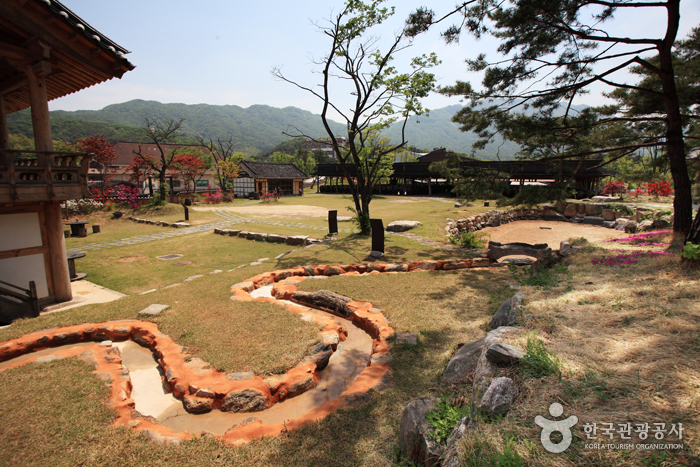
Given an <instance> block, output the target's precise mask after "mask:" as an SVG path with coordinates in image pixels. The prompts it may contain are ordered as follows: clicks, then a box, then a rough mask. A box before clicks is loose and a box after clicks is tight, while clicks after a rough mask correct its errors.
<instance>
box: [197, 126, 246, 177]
mask: <svg viewBox="0 0 700 467" xmlns="http://www.w3.org/2000/svg"><path fill="white" fill-rule="evenodd" d="M198 141H199V145H200V146H204V147H205V148H207V149H209V154H210V155H211V157H212V158H213V164H211V165H210V167H214V173H215V175H216V178H217V180H218V181H217V183H218V185H219V188H221V189H222V190H226V189H229V188H230V187H229V186H228V185H229V184H230V183H231V180H233V179H235V178H238V164H240V162H241V161H242V160H243V157H244V155H243V153H240V152H235V151H234V149H235V143H234V141H233V135H229V138H228V141H227V140H222V139H221V138H218V139H217V140H216V142H214V140H213V139H211V138H209V140H205V139H204V138H199V140H198Z"/></svg>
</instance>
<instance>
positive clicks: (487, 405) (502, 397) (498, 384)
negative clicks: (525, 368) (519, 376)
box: [479, 376, 519, 415]
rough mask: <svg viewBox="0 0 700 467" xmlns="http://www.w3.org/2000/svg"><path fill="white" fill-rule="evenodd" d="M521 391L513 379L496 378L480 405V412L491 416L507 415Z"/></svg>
mask: <svg viewBox="0 0 700 467" xmlns="http://www.w3.org/2000/svg"><path fill="white" fill-rule="evenodd" d="M518 394H519V391H518V388H517V387H516V386H515V383H514V382H513V380H512V379H510V378H506V377H503V376H502V377H500V378H495V379H494V380H493V381H491V384H490V385H489V388H488V389H487V390H486V393H484V396H483V397H482V398H481V402H480V403H479V410H481V411H483V412H486V413H488V414H491V415H505V414H506V413H508V410H510V407H511V406H512V405H513V402H514V401H515V399H516V398H517V397H518Z"/></svg>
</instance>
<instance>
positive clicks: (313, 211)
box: [195, 203, 328, 219]
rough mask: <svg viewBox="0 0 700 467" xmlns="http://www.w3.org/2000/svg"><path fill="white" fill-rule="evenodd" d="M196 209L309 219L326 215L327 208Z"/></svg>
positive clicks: (271, 206) (272, 206) (258, 216)
mask: <svg viewBox="0 0 700 467" xmlns="http://www.w3.org/2000/svg"><path fill="white" fill-rule="evenodd" d="M195 209H196V210H197V211H211V210H212V209H220V210H222V211H231V212H237V213H239V214H245V215H246V216H250V217H257V218H259V219H267V218H271V217H273V218H289V219H309V218H313V217H322V218H324V219H325V218H326V217H328V208H322V207H318V206H303V205H295V204H293V205H291V206H290V205H286V204H285V205H282V204H274V203H272V204H267V205H264V206H263V205H259V204H256V205H253V206H241V207H220V206H218V207H217V206H211V207H209V206H197V207H196V208H195Z"/></svg>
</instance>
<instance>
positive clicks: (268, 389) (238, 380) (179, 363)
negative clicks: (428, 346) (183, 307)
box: [0, 258, 489, 445]
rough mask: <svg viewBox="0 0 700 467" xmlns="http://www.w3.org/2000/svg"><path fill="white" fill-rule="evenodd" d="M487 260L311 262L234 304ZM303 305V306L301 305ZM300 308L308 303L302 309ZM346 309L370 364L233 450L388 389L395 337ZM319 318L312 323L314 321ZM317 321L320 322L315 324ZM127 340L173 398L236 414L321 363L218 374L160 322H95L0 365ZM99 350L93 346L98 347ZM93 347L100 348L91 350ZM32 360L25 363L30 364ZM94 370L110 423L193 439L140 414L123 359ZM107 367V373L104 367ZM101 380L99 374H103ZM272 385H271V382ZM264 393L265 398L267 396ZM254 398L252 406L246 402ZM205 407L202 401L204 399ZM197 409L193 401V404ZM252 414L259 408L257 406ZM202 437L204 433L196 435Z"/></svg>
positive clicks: (272, 397)
mask: <svg viewBox="0 0 700 467" xmlns="http://www.w3.org/2000/svg"><path fill="white" fill-rule="evenodd" d="M488 265H489V260H488V258H474V259H467V260H436V261H411V262H401V263H388V264H384V263H382V264H377V263H369V264H357V265H314V266H299V267H296V268H291V269H285V270H277V271H272V272H267V273H263V274H258V275H256V276H254V277H252V278H250V279H249V280H247V281H244V282H241V283H238V284H234V285H233V286H231V293H232V296H231V299H232V300H247V301H258V302H272V303H277V304H280V302H279V301H278V299H280V300H284V299H287V300H291V301H295V299H294V293H295V292H296V291H297V290H298V287H297V284H298V283H299V282H301V281H302V280H304V279H306V278H307V277H310V276H326V277H330V276H336V275H346V276H359V275H361V274H381V273H399V272H414V271H431V270H444V271H449V270H456V269H466V268H471V267H481V266H488ZM266 285H273V290H272V294H273V296H274V297H275V298H272V297H258V298H253V297H251V295H250V292H252V291H253V290H255V289H257V288H259V287H263V286H266ZM300 303H301V302H300ZM281 305H282V306H284V307H285V308H286V309H287V310H288V311H291V312H295V313H308V312H307V311H306V309H305V308H303V307H301V306H298V305H287V304H281ZM304 305H305V306H308V305H306V304H304ZM346 305H347V308H348V309H349V310H350V311H351V313H352V315H351V316H350V317H349V320H350V321H351V322H352V323H353V324H354V325H356V326H357V327H359V328H360V329H362V330H364V331H365V332H367V333H368V334H369V335H370V336H371V337H372V339H373V344H372V353H371V357H370V362H369V364H368V366H367V367H366V368H365V369H364V370H363V371H362V372H361V373H360V374H359V375H358V376H357V377H355V379H354V380H353V382H352V383H351V384H350V386H349V387H348V388H346V390H345V391H344V392H343V393H342V394H341V396H340V397H338V398H336V399H334V400H331V401H327V402H325V403H324V404H323V405H321V406H320V407H317V408H316V409H313V410H312V411H310V412H309V413H307V414H304V415H303V416H301V417H298V418H295V419H291V420H287V421H286V422H285V423H283V424H274V425H263V424H262V422H261V421H260V420H259V419H258V420H255V421H252V422H251V423H246V424H241V425H238V426H236V427H234V428H232V429H231V430H229V431H227V432H226V433H225V434H224V435H223V436H221V437H220V439H222V440H223V441H224V442H227V443H230V444H234V445H238V444H243V443H247V442H249V441H251V440H253V439H255V438H258V437H260V436H276V435H279V434H280V433H283V432H286V431H289V430H295V429H298V428H300V427H302V426H304V425H308V424H310V423H315V422H317V421H318V420H320V419H322V418H324V417H326V416H327V415H328V414H330V413H332V412H334V411H335V410H337V409H338V408H341V407H348V406H352V404H353V403H354V402H356V401H364V400H367V399H368V397H367V392H368V391H369V390H370V389H372V388H375V387H379V386H382V385H385V386H386V385H387V384H388V383H387V381H388V380H390V378H391V373H390V364H389V362H390V360H391V354H390V352H389V345H388V341H387V340H388V338H389V337H390V336H391V335H393V333H394V329H393V328H392V327H391V326H390V325H389V324H388V322H387V321H386V319H385V317H384V315H383V314H382V312H381V310H379V309H377V308H375V307H374V306H373V305H372V303H369V302H358V301H354V300H351V301H349V302H348V303H347V304H346ZM315 319H316V318H315ZM318 319H320V320H326V321H328V323H327V324H324V326H323V327H322V328H321V331H322V333H321V334H322V340H323V341H324V342H325V341H326V340H330V342H331V347H334V345H333V342H334V341H335V343H337V342H339V341H341V340H342V339H343V338H344V336H345V333H346V332H347V331H346V330H345V329H344V328H343V327H342V326H341V325H339V324H338V322H337V321H335V320H333V319H331V318H324V317H318ZM317 323H319V324H323V323H320V322H319V321H317ZM330 332H332V333H334V334H337V337H335V338H333V337H332V336H329V335H328V336H324V334H327V333H330ZM127 339H131V340H133V341H134V342H136V343H138V344H139V345H142V346H144V347H146V348H149V349H150V350H151V351H152V352H153V354H154V356H155V357H156V359H157V360H158V363H159V364H160V365H161V368H162V370H163V374H164V377H163V379H164V384H165V385H166V387H167V388H169V390H171V391H172V393H173V394H174V395H175V396H176V397H178V398H180V399H182V400H183V402H184V401H185V399H188V398H194V399H195V401H194V402H198V403H199V402H202V400H207V399H209V400H211V401H212V402H211V407H212V408H221V407H222V404H226V403H227V402H226V400H227V398H228V399H231V401H229V402H231V405H232V406H233V407H234V408H235V407H242V409H241V410H235V411H239V412H248V411H250V410H249V409H250V404H247V402H250V403H251V404H252V403H257V402H256V401H257V400H258V399H257V398H259V397H260V395H261V394H262V395H263V397H264V402H263V403H262V405H265V406H270V405H273V404H274V403H277V402H279V401H281V400H285V399H288V398H290V397H292V396H294V395H297V394H301V393H303V392H304V391H306V390H308V389H311V388H312V387H314V386H316V384H317V383H318V378H320V375H319V374H318V371H316V370H317V369H318V366H319V364H318V360H317V359H315V358H313V357H314V356H313V355H311V357H312V358H311V359H309V357H308V356H307V357H305V358H304V359H303V360H302V362H301V363H300V364H299V365H297V366H296V367H294V368H292V369H291V370H289V371H288V372H287V373H286V374H285V375H284V377H283V378H279V377H277V378H274V382H272V381H267V380H266V379H263V378H262V377H259V376H258V377H255V376H253V375H249V374H241V373H230V374H224V373H221V372H218V371H215V370H208V371H207V370H205V371H202V364H203V363H204V362H202V361H201V360H199V359H192V360H190V361H189V362H188V361H186V358H185V355H184V354H183V353H182V347H181V346H179V345H178V344H176V343H175V342H174V341H173V340H172V339H170V338H169V337H168V336H167V335H165V334H163V333H161V332H160V330H159V329H158V327H157V325H156V324H155V323H153V322H149V321H136V320H123V321H114V322H107V323H100V324H81V325H75V326H66V327H62V328H56V329H50V330H43V331H37V332H34V333H30V334H26V335H24V336H21V337H18V338H16V339H12V340H10V341H6V342H3V343H0V361H6V360H10V359H12V358H16V357H19V356H21V355H25V354H28V353H31V352H34V351H36V350H41V349H46V348H51V347H59V346H64V345H69V344H73V343H79V342H91V341H93V342H102V343H103V344H104V343H107V341H124V340H127ZM95 345H96V346H97V345H98V344H95ZM96 348H97V347H96ZM31 360H32V359H29V360H28V361H31ZM90 361H91V363H93V364H94V365H95V366H97V373H98V376H99V377H100V378H103V379H104V380H105V381H106V382H110V383H112V394H111V397H110V400H111V405H112V406H113V407H114V408H115V409H116V410H117V413H118V419H117V421H116V422H115V426H119V425H128V426H130V427H132V428H134V429H136V430H138V431H143V432H144V433H145V434H146V435H147V436H149V437H150V438H151V439H153V440H155V441H159V442H165V443H174V444H177V443H179V442H180V441H181V440H185V439H190V438H191V437H192V435H190V434H189V433H187V432H183V433H175V432H173V431H172V430H170V429H169V428H167V427H164V426H162V425H159V424H157V423H155V422H153V420H150V419H149V418H148V417H143V416H141V414H139V413H138V412H137V411H136V410H134V401H133V400H132V399H131V397H130V395H131V390H132V387H131V382H130V379H129V375H128V371H125V369H124V368H123V367H122V366H121V356H120V354H119V353H118V349H117V350H111V351H109V355H106V356H105V357H104V358H103V359H100V360H96V359H95V358H94V357H93V358H91V359H90ZM103 365H108V369H101V368H102V366H103ZM101 375H102V376H101ZM271 382H272V383H273V384H270V383H271ZM267 394H269V396H267ZM251 401H252V402H251ZM205 404H206V402H205ZM193 405H195V406H197V405H196V404H193ZM256 410H257V409H256ZM200 435H201V436H203V435H205V434H204V433H202V434H200Z"/></svg>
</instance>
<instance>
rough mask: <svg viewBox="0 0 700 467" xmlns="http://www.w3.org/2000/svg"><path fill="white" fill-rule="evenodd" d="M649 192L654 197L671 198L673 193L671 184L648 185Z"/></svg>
mask: <svg viewBox="0 0 700 467" xmlns="http://www.w3.org/2000/svg"><path fill="white" fill-rule="evenodd" d="M647 192H648V193H649V194H650V195H652V196H670V195H671V194H672V193H673V190H672V189H671V182H669V181H666V180H664V181H661V182H651V183H647Z"/></svg>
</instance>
